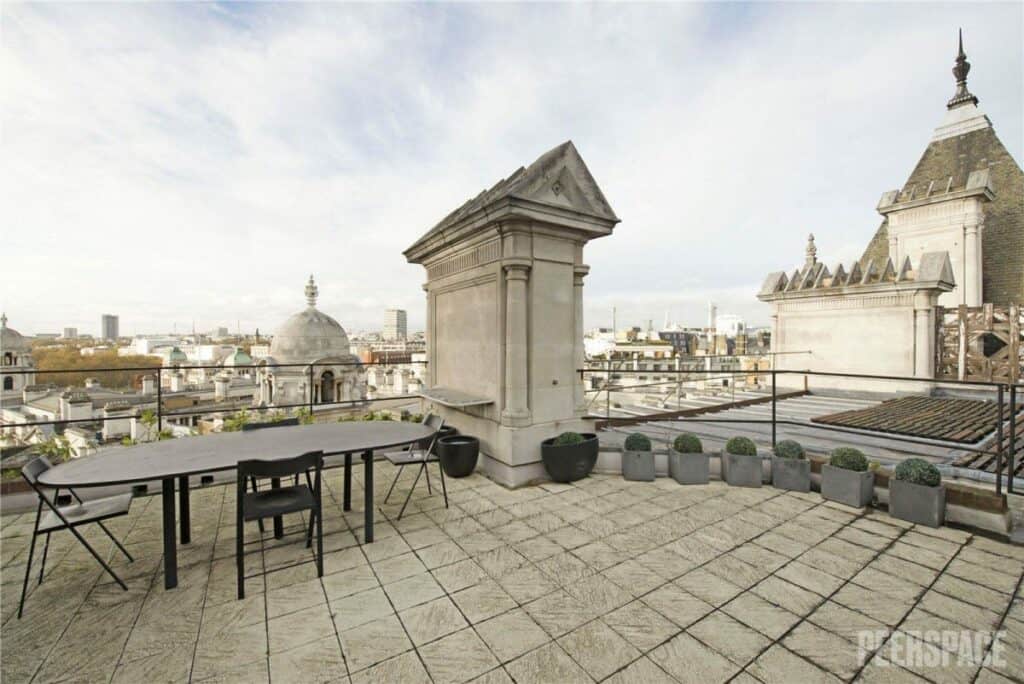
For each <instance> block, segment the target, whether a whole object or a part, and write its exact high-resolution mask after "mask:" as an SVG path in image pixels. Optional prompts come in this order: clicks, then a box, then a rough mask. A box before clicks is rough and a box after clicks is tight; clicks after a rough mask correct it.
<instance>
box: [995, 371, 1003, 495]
mask: <svg viewBox="0 0 1024 684" xmlns="http://www.w3.org/2000/svg"><path fill="white" fill-rule="evenodd" d="M997 401H998V402H999V406H998V408H997V410H996V416H997V417H996V496H999V495H1000V494H1002V493H1003V386H1002V385H999V390H998V392H997Z"/></svg>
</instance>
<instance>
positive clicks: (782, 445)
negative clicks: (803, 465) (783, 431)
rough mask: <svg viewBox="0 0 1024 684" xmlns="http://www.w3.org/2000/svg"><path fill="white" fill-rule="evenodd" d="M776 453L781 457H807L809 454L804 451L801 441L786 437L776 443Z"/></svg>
mask: <svg viewBox="0 0 1024 684" xmlns="http://www.w3.org/2000/svg"><path fill="white" fill-rule="evenodd" d="M775 455H776V456H778V457H779V458H795V459H804V458H807V454H806V453H804V448H803V447H802V446H800V442H797V441H796V440H792V439H784V440H782V441H781V442H779V443H778V444H776V445H775Z"/></svg>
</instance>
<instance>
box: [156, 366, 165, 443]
mask: <svg viewBox="0 0 1024 684" xmlns="http://www.w3.org/2000/svg"><path fill="white" fill-rule="evenodd" d="M162 371H163V367H162V366H161V367H160V368H157V369H156V437H157V439H160V431H161V430H163V429H164V412H163V403H164V402H163V399H164V383H163V376H162Z"/></svg>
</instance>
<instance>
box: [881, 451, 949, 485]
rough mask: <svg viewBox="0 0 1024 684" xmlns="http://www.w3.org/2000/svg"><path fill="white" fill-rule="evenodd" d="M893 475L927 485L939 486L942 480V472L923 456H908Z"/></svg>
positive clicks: (912, 482)
mask: <svg viewBox="0 0 1024 684" xmlns="http://www.w3.org/2000/svg"><path fill="white" fill-rule="evenodd" d="M893 477H894V478H896V479H897V480H904V481H906V482H910V483H911V484H916V485H924V486H925V487H938V486H939V483H940V482H942V473H940V472H939V469H938V468H936V467H935V466H934V465H932V464H931V463H929V462H928V461H926V460H924V459H921V458H908V459H907V460H906V461H903V462H902V463H900V464H899V465H898V466H896V470H895V471H894V472H893Z"/></svg>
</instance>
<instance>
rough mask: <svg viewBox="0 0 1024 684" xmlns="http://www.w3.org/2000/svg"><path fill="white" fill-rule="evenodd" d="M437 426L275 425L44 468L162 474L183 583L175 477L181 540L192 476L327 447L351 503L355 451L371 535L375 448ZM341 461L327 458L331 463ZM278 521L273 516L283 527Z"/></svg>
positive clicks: (167, 581) (102, 481)
mask: <svg viewBox="0 0 1024 684" xmlns="http://www.w3.org/2000/svg"><path fill="white" fill-rule="evenodd" d="M432 434H433V432H432V431H431V429H430V428H428V427H427V426H425V425H422V424H420V423H406V422H399V421H352V422H344V423H315V424H312V425H296V426H288V427H276V428H274V429H271V430H253V431H251V432H220V433H216V434H212V435H203V436H198V437H182V438H179V439H168V440H162V441H158V442H148V443H145V444H139V445H136V446H132V447H124V448H119V449H110V450H106V451H102V452H100V453H96V454H93V455H91V456H83V457H82V458H77V459H74V460H71V461H68V462H66V463H62V464H60V465H58V466H55V467H53V468H51V469H50V470H47V471H46V472H45V473H43V474H42V475H40V476H39V484H40V485H43V486H46V487H60V488H66V487H75V488H86V487H106V486H111V485H127V484H138V483H142V482H150V481H153V480H160V482H161V497H160V498H161V505H162V507H163V511H162V512H163V537H164V588H165V589H171V588H173V587H176V586H177V585H178V552H177V533H176V529H175V528H176V525H175V508H174V481H175V480H177V481H178V508H179V511H178V514H179V522H180V527H181V543H182V544H188V543H190V542H191V522H190V519H189V518H190V516H189V477H191V476H198V475H206V474H210V473H215V472H221V471H226V470H234V469H235V468H236V466H237V464H238V461H240V460H247V459H260V460H268V461H269V460H276V459H285V458H291V457H293V456H297V455H299V454H303V453H306V452H307V451H322V452H323V453H324V456H325V457H327V456H343V457H344V466H345V479H344V497H343V498H344V501H343V508H344V510H346V511H347V510H351V491H352V455H353V454H361V455H362V459H363V463H364V476H363V488H364V490H365V491H364V508H365V510H364V514H363V515H364V535H363V536H364V539H365V541H366V542H367V543H370V542H372V541H373V452H374V451H375V450H378V449H388V448H394V447H399V446H404V445H406V444H411V443H413V442H419V441H421V440H424V439H427V438H429V437H430V436H431V435H432ZM339 465H341V463H337V462H333V463H332V462H331V460H330V459H326V460H325V466H326V467H335V466H339ZM280 525H281V523H280V521H279V520H275V521H274V527H275V534H277V535H280Z"/></svg>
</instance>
